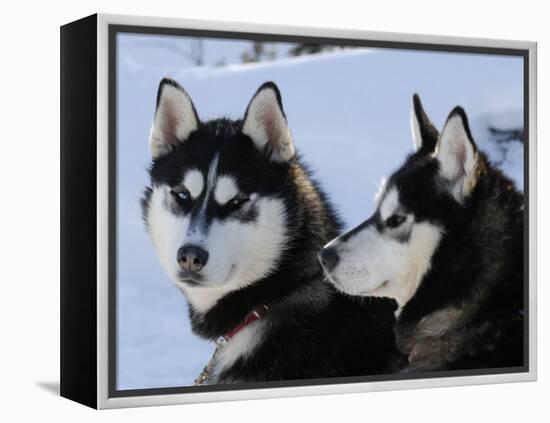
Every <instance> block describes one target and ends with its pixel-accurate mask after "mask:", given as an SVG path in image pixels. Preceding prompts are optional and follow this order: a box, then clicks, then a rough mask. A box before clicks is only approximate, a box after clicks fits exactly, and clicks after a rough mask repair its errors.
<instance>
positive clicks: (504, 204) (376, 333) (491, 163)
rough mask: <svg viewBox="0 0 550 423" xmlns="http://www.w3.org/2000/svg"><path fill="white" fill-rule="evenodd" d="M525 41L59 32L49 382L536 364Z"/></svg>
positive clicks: (510, 370) (171, 394)
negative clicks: (55, 263)
mask: <svg viewBox="0 0 550 423" xmlns="http://www.w3.org/2000/svg"><path fill="white" fill-rule="evenodd" d="M535 175H536V44H535V43H534V42H524V41H504V40H482V39H470V38H450V37H438V36H429V35H410V34H393V33H376V32H362V31H351V30H334V29H320V28H298V27H285V26H267V25H254V24H242V23H228V22H207V21H191V20H180V19H164V18H148V17H135V16H114V15H102V14H98V15H93V16H89V17H87V18H84V19H81V20H79V21H76V22H73V23H69V24H67V25H65V26H63V27H62V28H61V194H62V195H61V223H62V225H61V226H62V229H61V395H62V396H64V397H67V398H70V399H72V400H75V401H78V402H81V403H83V404H86V405H88V406H91V407H94V408H115V407H127V406H141V405H155V404H176V403H190V402H206V401H224V400H235V399H247V398H269V397H283V396H298V395H311V394H327V393H339V392H364V391H379V390H388V389H413V388H423V387H437V386H453V385H469V384H484V383H500V382H520V381H532V380H535V379H536V273H535V269H536V267H535V261H536V215H535V210H536V207H535V206H536V178H535Z"/></svg>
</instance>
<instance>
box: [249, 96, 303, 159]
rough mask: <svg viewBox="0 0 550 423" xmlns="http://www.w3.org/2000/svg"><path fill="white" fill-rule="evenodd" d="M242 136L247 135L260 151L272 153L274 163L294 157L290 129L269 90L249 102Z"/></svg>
mask: <svg viewBox="0 0 550 423" xmlns="http://www.w3.org/2000/svg"><path fill="white" fill-rule="evenodd" d="M243 134H245V135H248V136H249V137H250V138H251V139H252V141H253V142H254V144H255V145H256V146H257V147H258V149H260V150H261V151H264V150H265V149H266V147H267V149H268V150H270V151H272V152H273V154H272V156H271V157H272V159H273V160H275V161H278V162H285V161H288V160H290V159H291V158H292V156H294V145H293V142H292V135H291V134H290V129H289V127H288V124H287V121H286V119H285V117H284V115H283V112H282V111H281V108H280V107H279V103H278V101H277V95H276V94H275V91H274V90H273V89H271V88H265V89H262V90H261V91H260V92H258V93H257V94H256V95H255V96H254V98H253V99H252V100H251V102H250V105H249V106H248V111H247V115H246V119H245V122H244V124H243Z"/></svg>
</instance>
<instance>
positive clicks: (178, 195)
mask: <svg viewBox="0 0 550 423" xmlns="http://www.w3.org/2000/svg"><path fill="white" fill-rule="evenodd" d="M170 193H171V194H172V195H173V196H174V198H175V199H176V201H178V202H180V203H187V202H188V201H189V200H190V199H191V194H189V191H187V190H186V189H185V188H178V189H173V190H172V191H170Z"/></svg>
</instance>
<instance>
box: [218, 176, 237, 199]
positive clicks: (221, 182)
mask: <svg viewBox="0 0 550 423" xmlns="http://www.w3.org/2000/svg"><path fill="white" fill-rule="evenodd" d="M238 193H239V188H238V187H237V184H236V183H235V179H233V178H232V177H231V176H220V177H219V178H218V183H217V184H216V189H215V190H214V200H216V202H217V203H218V204H219V205H224V204H226V203H227V202H228V201H229V200H231V199H232V198H233V197H235V196H236V195H237V194H238Z"/></svg>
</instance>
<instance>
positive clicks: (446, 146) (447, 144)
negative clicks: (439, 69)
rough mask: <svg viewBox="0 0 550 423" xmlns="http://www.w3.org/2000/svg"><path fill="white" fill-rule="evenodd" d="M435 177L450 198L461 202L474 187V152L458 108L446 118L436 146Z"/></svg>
mask: <svg viewBox="0 0 550 423" xmlns="http://www.w3.org/2000/svg"><path fill="white" fill-rule="evenodd" d="M435 158H436V159H437V160H438V162H439V174H440V176H442V177H443V179H444V180H445V181H447V182H448V183H449V187H450V188H451V191H452V194H453V196H454V197H455V198H456V199H457V200H458V201H459V202H462V201H463V199H464V197H465V196H467V195H468V194H469V193H470V192H471V189H472V188H473V186H474V184H475V173H476V172H475V169H476V164H477V159H478V152H477V147H476V145H475V142H474V140H473V138H472V134H471V132H470V127H469V124H468V118H467V117H466V112H464V109H462V107H458V106H457V107H455V108H454V109H453V111H452V112H451V113H450V114H449V117H448V118H447V121H446V122H445V126H444V127H443V131H441V137H440V139H439V142H438V144H437V150H436V153H435Z"/></svg>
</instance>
